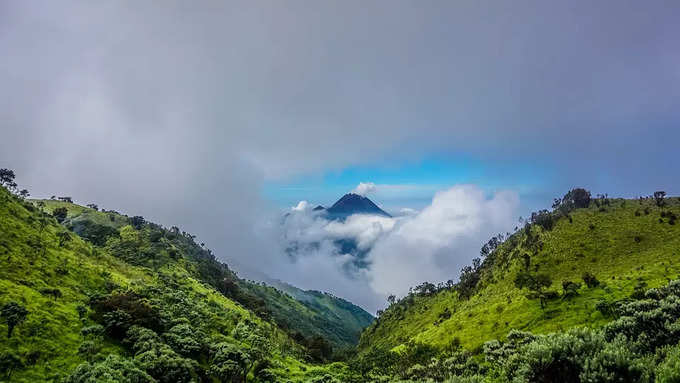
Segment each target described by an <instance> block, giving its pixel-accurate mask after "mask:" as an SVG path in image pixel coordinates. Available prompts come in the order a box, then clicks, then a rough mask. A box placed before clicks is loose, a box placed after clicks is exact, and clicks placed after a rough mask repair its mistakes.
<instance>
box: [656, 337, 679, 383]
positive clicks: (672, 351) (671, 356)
mask: <svg viewBox="0 0 680 383" xmlns="http://www.w3.org/2000/svg"><path fill="white" fill-rule="evenodd" d="M661 354H662V355H665V358H664V360H663V361H662V362H661V363H660V364H659V366H658V367H657V368H656V371H655V375H656V382H657V383H677V382H680V346H678V345H676V346H674V347H667V348H665V349H663V350H662V352H661Z"/></svg>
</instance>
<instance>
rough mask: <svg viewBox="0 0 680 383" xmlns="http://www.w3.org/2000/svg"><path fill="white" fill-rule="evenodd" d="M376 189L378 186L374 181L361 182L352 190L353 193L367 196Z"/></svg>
mask: <svg viewBox="0 0 680 383" xmlns="http://www.w3.org/2000/svg"><path fill="white" fill-rule="evenodd" d="M375 191H376V186H375V184H374V183H373V182H359V185H357V187H355V188H354V190H352V193H354V194H358V195H360V196H364V197H365V196H367V195H368V194H370V193H373V192H375Z"/></svg>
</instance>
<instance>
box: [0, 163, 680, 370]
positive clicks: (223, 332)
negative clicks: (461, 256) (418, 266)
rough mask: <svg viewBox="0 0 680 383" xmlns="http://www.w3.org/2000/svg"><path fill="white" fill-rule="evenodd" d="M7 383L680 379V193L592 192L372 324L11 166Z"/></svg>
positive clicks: (502, 239) (2, 299)
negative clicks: (33, 181) (34, 196)
mask: <svg viewBox="0 0 680 383" xmlns="http://www.w3.org/2000/svg"><path fill="white" fill-rule="evenodd" d="M0 182H1V183H2V186H3V187H2V188H0V233H2V234H1V235H0V326H5V328H6V335H7V336H6V337H5V336H4V334H5V333H3V336H2V337H0V339H2V340H1V341H0V380H2V381H12V382H35V381H64V382H72V383H81V382H83V383H84V382H136V383H137V382H357V383H358V382H390V381H395V382H396V381H400V382H407V381H414V382H415V381H418V382H421V381H434V382H510V381H512V382H554V381H561V382H614V381H617V382H677V381H680V345H679V344H680V280H674V279H676V278H678V276H679V274H680V264H679V263H678V260H677V257H678V253H677V249H679V248H680V235H679V234H680V232H678V230H680V229H679V228H678V227H679V226H680V225H675V221H676V219H677V214H680V201H678V199H677V198H669V197H667V196H666V195H665V193H663V192H657V193H654V196H650V197H647V198H640V199H639V200H623V199H610V198H609V197H608V196H606V195H598V196H597V197H596V198H592V197H591V195H590V192H588V191H586V190H584V189H574V190H572V191H569V192H568V193H567V194H566V195H565V196H564V197H562V198H560V199H556V200H555V203H554V204H553V209H552V210H551V211H548V210H543V211H540V212H537V213H534V214H532V216H531V218H530V219H528V220H527V221H521V225H518V228H517V229H516V230H515V232H514V233H506V234H501V235H498V236H496V237H494V238H492V239H491V240H489V241H488V242H487V243H486V244H484V245H483V246H482V249H481V251H480V257H479V258H475V260H474V261H473V263H472V265H470V266H466V267H465V268H464V269H463V270H462V272H461V275H460V278H459V280H458V281H457V282H454V281H453V280H449V281H447V282H442V283H438V284H433V283H431V282H424V283H422V284H420V285H418V286H415V287H413V288H411V289H410V293H409V294H408V295H407V296H405V297H403V298H401V299H397V298H396V297H394V296H391V297H389V298H388V303H389V307H388V308H387V309H386V310H384V311H383V312H381V313H380V315H379V317H378V318H377V319H376V320H375V322H374V323H373V324H371V325H370V326H369V327H368V328H367V329H366V330H365V331H364V332H363V334H362V336H361V341H360V343H359V346H358V349H356V350H354V349H352V348H351V347H352V345H353V341H352V339H354V340H356V336H357V334H358V333H359V331H360V330H361V328H363V327H364V326H365V325H366V324H368V323H369V322H370V321H371V320H372V318H371V317H370V315H367V314H366V313H365V312H363V311H362V310H360V309H358V308H357V307H356V306H354V305H352V304H351V303H349V302H346V301H343V300H341V299H339V298H337V297H333V296H332V295H329V294H324V293H320V292H314V291H302V290H299V289H296V288H294V287H293V286H289V285H285V284H277V285H276V286H268V285H264V284H260V283H254V282H251V281H245V280H242V279H240V278H238V277H237V276H236V274H234V273H233V272H232V271H231V270H230V269H229V268H228V267H227V266H226V265H224V264H222V263H220V262H218V261H217V260H216V258H215V256H214V255H213V254H212V252H211V251H210V250H208V249H206V248H205V247H204V246H202V245H198V244H196V243H195V237H194V236H192V235H190V234H188V233H185V232H182V231H181V230H180V229H179V228H177V227H172V228H169V229H168V228H164V227H162V226H160V225H157V224H154V223H151V222H148V221H146V220H145V219H144V218H143V217H140V216H134V217H128V216H125V215H122V214H119V213H117V212H114V211H111V210H109V211H107V210H105V209H100V208H99V207H98V206H96V205H92V204H91V206H89V207H83V206H79V205H75V204H73V203H72V200H71V198H70V197H60V198H58V199H57V198H56V197H54V198H53V199H50V200H33V201H31V200H27V199H26V197H27V196H28V192H26V193H21V191H20V190H18V187H17V185H16V183H14V173H13V172H11V171H8V170H7V169H0Z"/></svg>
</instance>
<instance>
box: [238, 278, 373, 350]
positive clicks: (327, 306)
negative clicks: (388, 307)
mask: <svg viewBox="0 0 680 383" xmlns="http://www.w3.org/2000/svg"><path fill="white" fill-rule="evenodd" d="M245 288H246V289H248V290H249V291H251V292H252V293H253V294H255V295H257V296H258V297H260V298H262V299H263V300H264V301H265V302H266V303H267V306H268V307H270V308H272V316H273V317H274V318H275V319H276V321H277V323H282V324H284V325H285V326H287V327H288V328H291V329H293V330H295V331H300V332H301V333H302V334H305V336H308V335H309V334H312V335H320V336H323V337H324V338H326V339H328V340H329V341H330V342H331V343H332V344H334V345H335V346H339V347H343V348H348V347H353V346H355V345H356V344H357V342H358V340H359V336H360V335H361V331H362V330H363V329H364V328H366V327H367V326H369V325H370V324H371V323H372V321H373V316H371V315H370V314H369V313H367V312H366V311H365V310H363V309H361V308H360V307H358V306H355V305H353V304H352V303H350V302H348V301H346V300H344V299H341V298H337V297H334V296H332V295H329V294H324V293H322V292H318V291H303V290H301V289H298V288H296V287H294V286H291V285H288V284H285V283H277V284H276V287H271V286H264V285H258V284H253V283H250V284H248V285H246V286H245Z"/></svg>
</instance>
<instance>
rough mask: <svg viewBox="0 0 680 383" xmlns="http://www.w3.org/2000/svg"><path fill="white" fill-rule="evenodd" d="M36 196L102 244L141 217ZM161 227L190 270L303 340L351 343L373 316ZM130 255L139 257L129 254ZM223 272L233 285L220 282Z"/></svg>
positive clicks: (67, 223)
mask: <svg viewBox="0 0 680 383" xmlns="http://www.w3.org/2000/svg"><path fill="white" fill-rule="evenodd" d="M36 202H37V201H36ZM41 202H42V203H44V204H45V206H46V209H47V211H49V212H51V211H53V210H54V209H55V208H58V207H63V208H66V209H67V210H68V215H67V217H66V219H65V220H64V222H63V224H64V225H65V226H66V227H68V228H70V229H71V230H73V231H74V232H75V233H77V234H78V235H80V236H81V237H83V238H86V239H88V240H90V241H91V242H93V243H98V244H101V245H104V244H106V242H107V240H108V237H109V236H110V235H113V236H116V235H117V233H118V231H119V230H120V229H121V228H123V227H124V226H126V225H129V224H130V221H131V220H134V219H138V220H139V219H142V218H141V217H127V216H124V215H121V214H119V213H116V212H112V211H108V212H106V211H97V210H94V209H91V208H86V207H82V206H79V205H75V204H72V203H67V202H61V201H54V200H42V201H41ZM145 224H146V225H149V226H151V227H155V228H156V229H159V230H161V228H160V227H158V226H157V225H154V224H151V223H146V222H145ZM166 232H167V234H168V235H171V236H175V237H176V238H177V240H176V242H177V241H178V242H179V243H178V244H177V245H176V246H177V247H178V248H181V251H182V252H183V253H184V254H187V255H188V257H189V259H190V260H191V261H192V262H193V263H195V264H196V265H197V266H198V268H197V269H196V270H195V271H196V276H197V278H200V279H202V280H205V281H207V282H209V283H210V284H211V285H212V286H213V287H215V288H217V289H218V290H221V291H222V292H224V293H225V294H227V295H229V294H231V296H233V298H234V299H236V300H237V301H239V302H241V303H243V304H244V305H246V306H247V307H249V308H251V309H253V310H254V311H255V312H257V313H258V315H260V316H262V317H265V318H270V319H272V320H273V321H275V322H276V323H277V324H278V325H279V326H280V327H281V328H283V329H286V330H287V331H288V332H289V333H291V334H294V335H296V336H297V337H298V338H299V340H302V341H303V343H304V342H309V341H311V340H312V338H314V337H317V338H319V337H320V338H323V339H322V340H323V341H327V342H329V343H330V344H331V346H332V347H333V348H335V349H344V348H349V347H353V346H355V345H356V344H357V343H358V341H359V336H360V334H361V331H362V330H363V329H364V328H366V327H367V326H368V325H369V324H371V322H372V321H373V317H372V316H371V315H370V314H369V313H367V312H366V311H365V310H363V309H361V308H360V307H358V306H355V305H353V304H351V303H350V302H347V301H345V300H343V299H340V298H337V297H334V296H332V295H328V294H323V293H318V292H304V291H303V290H300V289H298V288H295V287H293V286H290V285H288V284H282V283H275V287H272V286H268V285H264V284H262V283H257V282H253V281H248V280H244V279H240V278H238V277H237V276H236V275H235V274H234V273H233V272H231V270H229V269H228V267H227V266H226V265H224V264H221V263H220V262H218V261H217V260H216V259H215V258H214V257H213V255H212V253H211V252H210V250H207V249H205V248H204V247H202V246H199V245H197V244H196V243H194V242H193V238H191V236H190V235H188V234H186V233H180V230H179V229H178V228H171V229H170V230H169V231H166ZM173 233H174V234H173ZM187 238H188V240H187ZM170 251H171V252H172V251H173V250H172V249H171V250H170ZM130 258H131V259H134V262H138V260H137V257H136V256H135V255H134V254H133V255H132V256H131V257H130ZM161 259H163V258H161ZM148 262H149V264H156V263H157V262H159V261H158V260H154V259H149V260H148ZM224 278H227V279H228V280H229V281H230V283H233V284H235V286H227V285H225V283H224V281H223V279H224ZM273 284H274V283H273ZM229 288H233V289H234V291H229ZM301 337H304V338H305V339H302V338H301ZM317 340H318V339H317Z"/></svg>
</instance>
